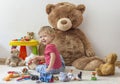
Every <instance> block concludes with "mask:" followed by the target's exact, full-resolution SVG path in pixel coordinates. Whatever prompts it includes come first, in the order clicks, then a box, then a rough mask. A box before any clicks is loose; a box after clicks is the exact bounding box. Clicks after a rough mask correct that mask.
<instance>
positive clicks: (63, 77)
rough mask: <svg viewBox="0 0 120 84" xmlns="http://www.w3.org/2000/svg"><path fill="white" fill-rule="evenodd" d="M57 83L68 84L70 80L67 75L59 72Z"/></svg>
mask: <svg viewBox="0 0 120 84" xmlns="http://www.w3.org/2000/svg"><path fill="white" fill-rule="evenodd" d="M59 81H62V82H68V81H70V78H69V77H68V75H67V73H65V72H60V74H59Z"/></svg>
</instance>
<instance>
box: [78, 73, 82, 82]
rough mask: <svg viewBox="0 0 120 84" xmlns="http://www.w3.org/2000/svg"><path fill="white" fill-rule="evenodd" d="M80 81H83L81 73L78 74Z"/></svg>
mask: <svg viewBox="0 0 120 84" xmlns="http://www.w3.org/2000/svg"><path fill="white" fill-rule="evenodd" d="M78 80H82V72H81V71H80V73H79V74H78Z"/></svg>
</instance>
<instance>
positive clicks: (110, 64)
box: [96, 53, 117, 76]
mask: <svg viewBox="0 0 120 84" xmlns="http://www.w3.org/2000/svg"><path fill="white" fill-rule="evenodd" d="M116 60H117V55H116V54H115V53H112V54H110V55H108V56H107V57H106V63H105V64H101V65H100V67H99V68H96V72H97V74H98V75H99V76H108V75H114V74H115V62H116Z"/></svg>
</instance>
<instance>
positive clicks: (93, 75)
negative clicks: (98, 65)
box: [91, 72, 97, 80]
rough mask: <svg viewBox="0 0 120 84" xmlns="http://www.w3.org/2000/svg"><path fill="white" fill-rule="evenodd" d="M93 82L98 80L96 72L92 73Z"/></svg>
mask: <svg viewBox="0 0 120 84" xmlns="http://www.w3.org/2000/svg"><path fill="white" fill-rule="evenodd" d="M91 80H97V78H96V73H95V72H92V77H91Z"/></svg>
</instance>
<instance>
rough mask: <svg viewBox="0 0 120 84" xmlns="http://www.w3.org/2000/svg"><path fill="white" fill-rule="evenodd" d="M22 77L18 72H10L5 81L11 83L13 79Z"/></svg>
mask: <svg viewBox="0 0 120 84" xmlns="http://www.w3.org/2000/svg"><path fill="white" fill-rule="evenodd" d="M19 76H20V75H19V74H18V73H16V72H8V75H7V76H6V77H4V80H5V81H10V80H11V79H12V78H16V77H19Z"/></svg>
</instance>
